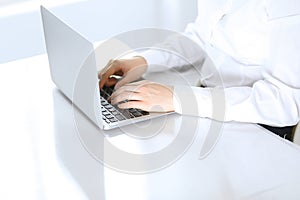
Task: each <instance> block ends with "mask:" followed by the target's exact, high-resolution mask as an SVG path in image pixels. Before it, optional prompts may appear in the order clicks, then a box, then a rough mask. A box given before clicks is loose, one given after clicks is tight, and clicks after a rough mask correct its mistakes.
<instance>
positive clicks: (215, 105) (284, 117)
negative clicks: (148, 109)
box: [174, 81, 300, 126]
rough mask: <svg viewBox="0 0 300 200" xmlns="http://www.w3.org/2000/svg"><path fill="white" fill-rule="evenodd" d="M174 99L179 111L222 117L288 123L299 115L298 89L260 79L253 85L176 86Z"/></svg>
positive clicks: (218, 118) (186, 113) (222, 118)
mask: <svg viewBox="0 0 300 200" xmlns="http://www.w3.org/2000/svg"><path fill="white" fill-rule="evenodd" d="M186 95H190V96H189V98H186V97H185V96H186ZM174 101H175V111H176V112H179V113H181V114H184V115H194V116H200V117H208V118H212V119H216V120H220V121H239V122H250V123H261V124H268V125H272V126H289V125H294V124H296V123H297V122H298V121H299V118H300V117H299V116H300V109H299V108H300V92H299V90H297V89H293V88H289V89H287V88H281V87H278V86H275V85H274V84H272V83H270V82H268V81H258V82H256V83H255V84H254V85H253V87H246V86H245V87H242V86H241V87H231V88H225V89H221V88H214V89H213V88H198V87H191V88H190V89H188V88H183V87H175V89H174ZM195 102H196V105H193V104H195ZM189 106H193V107H194V108H195V109H194V110H193V109H189Z"/></svg>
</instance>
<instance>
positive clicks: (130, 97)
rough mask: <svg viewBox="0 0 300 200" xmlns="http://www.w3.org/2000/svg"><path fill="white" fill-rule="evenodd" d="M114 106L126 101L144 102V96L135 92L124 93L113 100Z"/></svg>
mask: <svg viewBox="0 0 300 200" xmlns="http://www.w3.org/2000/svg"><path fill="white" fill-rule="evenodd" d="M110 100H111V103H112V104H114V105H115V104H119V103H121V102H124V101H140V100H143V96H142V95H141V94H139V93H134V92H123V93H121V94H120V95H117V96H115V97H114V98H111V99H110Z"/></svg>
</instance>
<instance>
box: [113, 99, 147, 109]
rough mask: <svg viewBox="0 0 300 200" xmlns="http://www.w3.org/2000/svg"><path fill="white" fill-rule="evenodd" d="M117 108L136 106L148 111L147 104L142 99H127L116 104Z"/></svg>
mask: <svg viewBox="0 0 300 200" xmlns="http://www.w3.org/2000/svg"><path fill="white" fill-rule="evenodd" d="M118 107H119V108H121V109H128V108H137V109H141V110H144V111H148V109H147V108H148V107H149V106H148V105H147V104H145V103H144V102H143V101H128V102H125V103H121V104H119V105H118Z"/></svg>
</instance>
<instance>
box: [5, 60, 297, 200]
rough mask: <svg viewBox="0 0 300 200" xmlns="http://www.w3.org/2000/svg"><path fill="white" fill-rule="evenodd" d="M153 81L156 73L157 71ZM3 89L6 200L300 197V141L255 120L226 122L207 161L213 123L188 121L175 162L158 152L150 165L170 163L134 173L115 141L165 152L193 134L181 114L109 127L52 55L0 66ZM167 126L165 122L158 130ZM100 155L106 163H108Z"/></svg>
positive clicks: (144, 151) (143, 151) (141, 151)
mask: <svg viewBox="0 0 300 200" xmlns="http://www.w3.org/2000/svg"><path fill="white" fill-rule="evenodd" d="M153 77H154V78H153V79H155V78H156V79H157V78H159V77H158V76H157V74H156V75H155V76H153ZM0 91H1V100H0V110H1V113H0V119H1V121H2V123H1V126H0V135H1V139H0V158H1V167H0V169H1V170H0V177H1V179H0V199H103V198H104V196H105V199H109V200H110V199H111V200H115V199H132V200H134V199H139V200H141V199H151V200H152V199H156V200H157V199H164V200H165V199H178V200H179V199H180V200H181V199H189V200H193V199H197V200H198V199H298V198H299V196H300V190H299V188H300V170H299V167H300V149H299V147H298V146H297V145H295V144H293V143H290V142H288V141H286V140H283V139H281V138H279V137H277V136H275V135H273V134H272V133H270V132H268V131H266V130H264V129H262V128H261V127H259V126H257V125H255V124H246V123H243V124H242V123H224V124H222V127H221V134H220V138H219V140H218V141H217V143H216V145H215V147H214V148H213V150H212V151H211V153H210V154H209V155H208V156H207V157H205V158H204V159H200V158H199V155H200V150H201V148H202V146H203V141H204V140H205V138H206V135H207V133H208V132H209V129H210V127H211V124H212V121H211V120H208V119H202V118H191V119H190V120H191V123H194V125H195V124H196V127H194V130H196V132H195V133H196V134H195V135H193V137H191V138H192V140H189V141H188V142H186V141H185V140H186V138H185V137H181V138H180V141H179V142H178V144H179V145H180V144H184V145H186V144H188V145H186V148H184V151H183V152H182V154H180V155H177V156H174V155H170V157H172V156H174V158H173V159H170V162H165V163H164V161H165V160H166V159H169V157H168V156H166V155H164V156H165V157H163V156H162V159H158V158H157V157H154V158H153V163H155V162H161V163H163V164H162V165H161V166H156V165H153V166H155V167H154V168H153V170H152V171H151V169H149V170H150V172H149V171H148V172H142V171H139V173H138V174H137V173H135V174H134V173H132V171H126V169H125V168H124V169H123V168H122V167H124V166H125V165H124V166H122V165H121V166H117V167H116V166H113V165H110V161H111V157H110V156H111V152H109V150H107V148H108V145H109V144H110V145H113V146H115V147H117V149H120V150H121V151H123V152H127V153H129V154H130V155H152V154H154V153H157V152H160V151H161V150H162V149H164V148H166V147H168V145H170V144H171V143H172V142H173V141H174V138H176V137H177V136H178V134H179V133H180V131H183V133H186V134H187V135H189V134H190V132H191V130H192V129H191V127H189V126H188V125H186V124H185V126H186V128H184V129H182V130H181V129H180V128H179V126H180V125H182V121H183V120H184V119H183V118H182V117H181V116H179V115H176V114H173V115H169V116H167V117H164V118H162V119H156V120H153V121H151V123H150V122H144V123H140V124H138V125H132V126H128V127H126V128H122V129H115V130H113V131H109V132H105V133H103V132H102V131H101V130H98V129H97V128H96V127H95V126H94V125H93V124H92V123H91V122H90V121H89V120H88V119H87V118H86V117H85V116H84V115H82V113H81V112H80V111H78V110H77V109H76V108H74V107H73V106H72V104H71V102H70V101H68V100H67V99H66V98H65V97H64V95H62V94H61V93H60V92H59V90H57V89H56V87H55V86H54V84H53V83H52V82H51V79H50V74H49V69H48V62H47V57H46V56H45V55H41V56H36V57H32V58H28V59H24V60H19V61H14V62H10V63H6V64H2V65H0ZM74 118H76V120H74ZM78 121H79V122H80V123H79V124H80V125H78ZM162 122H163V126H161V125H159V126H157V125H158V124H161V123H162ZM145 127H146V128H145ZM153 127H158V128H159V129H157V130H156V129H153ZM79 129H81V131H79ZM144 130H147V131H144ZM149 130H152V131H153V130H154V132H155V133H158V134H156V135H151V134H152V133H154V132H152V133H149ZM128 133H129V134H128ZM103 135H105V137H103ZM104 139H105V141H104ZM100 158H102V159H103V160H104V162H105V163H106V161H108V162H107V163H106V165H105V166H103V164H102V162H101V159H100ZM116 159H118V160H117V161H120V163H129V164H132V163H133V164H134V166H145V167H146V168H147V166H150V165H151V166H152V164H153V163H150V161H151V159H150V160H143V159H140V160H135V159H132V158H130V157H126V156H125V157H122V158H120V157H117V158H116ZM134 162H135V163H134ZM118 167H119V168H118ZM113 168H114V169H113ZM124 170H125V172H124Z"/></svg>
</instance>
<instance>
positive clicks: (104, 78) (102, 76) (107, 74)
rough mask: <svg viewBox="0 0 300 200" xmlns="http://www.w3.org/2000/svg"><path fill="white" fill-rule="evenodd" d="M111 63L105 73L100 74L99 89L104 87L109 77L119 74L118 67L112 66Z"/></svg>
mask: <svg viewBox="0 0 300 200" xmlns="http://www.w3.org/2000/svg"><path fill="white" fill-rule="evenodd" d="M114 63H115V62H113V63H112V64H111V65H110V66H109V67H108V68H107V71H104V72H103V73H102V74H100V89H102V87H103V86H104V85H105V83H106V82H107V80H108V79H109V78H110V76H111V75H113V74H115V73H120V72H119V71H120V70H121V67H120V65H117V64H114Z"/></svg>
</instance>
